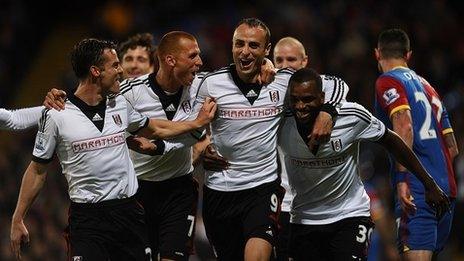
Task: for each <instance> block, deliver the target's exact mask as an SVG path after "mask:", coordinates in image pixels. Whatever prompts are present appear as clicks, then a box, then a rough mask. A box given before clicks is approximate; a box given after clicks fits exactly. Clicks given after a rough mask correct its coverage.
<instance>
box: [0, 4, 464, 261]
mask: <svg viewBox="0 0 464 261" xmlns="http://www.w3.org/2000/svg"><path fill="white" fill-rule="evenodd" d="M52 3H53V2H49V1H25V0H22V1H21V0H0V6H1V7H0V107H4V108H9V109H14V108H21V107H25V106H34V105H39V104H41V102H42V100H43V97H44V96H45V94H46V92H47V90H49V89H50V88H52V87H59V88H62V89H66V90H69V89H70V88H73V87H75V82H76V81H75V79H74V77H73V73H72V71H71V69H70V61H69V57H68V54H69V51H70V50H71V48H72V46H73V45H74V44H75V43H77V42H78V41H79V40H81V39H82V38H86V37H98V38H106V39H110V40H114V41H115V42H120V41H122V40H124V39H125V38H127V37H128V36H130V35H132V34H134V33H139V32H150V33H153V34H154V35H155V41H156V43H157V41H159V39H160V38H161V36H162V35H163V34H164V33H166V32H168V31H171V30H183V31H187V32H190V33H192V34H193V35H195V36H196V37H197V39H198V41H199V44H200V48H201V51H202V58H203V62H204V67H203V70H207V71H211V70H214V69H217V68H220V67H222V66H225V65H227V64H229V63H230V62H231V39H232V33H233V29H234V27H235V24H236V23H237V22H238V21H239V20H241V19H242V18H245V17H258V18H260V19H261V20H263V21H264V22H265V23H266V24H267V25H268V26H269V28H270V30H271V35H272V38H271V39H272V44H275V43H276V42H277V40H278V39H280V38H281V37H285V36H293V37H296V38H298V39H299V40H301V42H302V43H303V44H304V45H305V47H306V51H307V52H308V54H309V60H310V66H311V67H313V68H315V69H316V70H318V71H319V72H320V73H324V74H330V75H335V76H339V77H341V78H343V79H344V80H345V81H346V82H347V83H348V85H349V86H350V93H349V95H348V99H349V100H350V101H356V102H358V103H361V104H362V105H364V106H365V107H367V108H368V109H370V110H371V111H372V109H373V99H374V94H373V89H374V83H375V79H376V77H377V76H378V75H379V73H378V70H377V64H376V61H375V59H374V55H373V49H374V47H375V45H376V41H377V36H378V34H379V33H380V32H381V31H382V30H383V29H386V28H392V27H399V28H402V29H404V30H405V31H406V32H407V33H408V34H409V36H410V38H411V46H412V50H413V57H412V61H411V62H410V64H409V65H410V67H411V68H413V69H414V70H415V71H416V72H417V73H418V74H420V75H422V76H424V77H425V78H426V79H427V80H428V81H429V82H430V83H431V84H432V85H433V86H434V87H435V88H436V90H437V91H438V93H439V94H440V95H441V96H442V98H443V99H444V103H445V105H446V107H447V109H448V112H449V113H450V115H451V120H452V124H453V126H454V130H455V134H456V138H457V141H458V144H459V148H460V151H461V155H460V156H459V157H458V159H457V160H456V161H455V170H456V174H457V176H458V180H459V183H460V186H459V189H460V194H459V198H458V199H457V211H456V214H455V220H454V221H455V222H454V226H453V229H452V235H451V238H450V241H449V243H448V245H447V248H446V249H445V251H444V253H443V254H442V256H441V258H440V259H441V260H464V238H463V237H464V233H463V231H464V218H463V215H464V214H463V211H464V192H463V190H464V187H463V186H462V184H463V183H464V178H463V176H464V156H463V155H464V148H463V144H464V117H463V116H462V114H463V113H464V110H463V109H464V100H463V97H464V21H463V19H464V18H463V17H464V8H463V4H462V1H445V0H421V1H416V0H413V1H393V2H391V1H383V2H381V1H372V0H359V1H343V0H337V1H297V0H285V1H271V0H267V1H264V0H262V1H253V2H252V1H242V0H239V1H234V2H229V3H226V2H222V1H217V3H213V4H211V3H209V4H206V3H202V2H201V1H193V0H191V1H189V0H166V1H148V0H146V1H117V0H113V1H76V0H69V1H61V4H59V5H57V4H52ZM35 131H36V130H35V129H33V130H29V131H25V132H22V133H10V132H6V131H0V260H11V259H12V256H11V254H10V250H9V227H10V219H11V215H12V213H13V211H14V208H15V204H16V199H17V196H18V192H19V187H20V182H21V177H22V174H23V172H24V170H25V168H26V166H27V164H28V163H29V161H30V158H31V151H32V145H33V140H34V137H35ZM362 150H363V152H362V154H361V157H362V161H361V162H363V164H362V166H361V170H362V171H363V174H366V176H371V175H373V174H375V176H374V178H373V179H372V180H371V181H372V183H374V184H375V186H377V188H378V192H379V193H380V194H381V195H385V197H386V198H387V199H388V198H389V193H390V190H389V189H388V186H389V181H388V177H387V175H386V171H387V170H386V168H387V167H386V166H387V164H386V159H385V156H384V154H383V150H382V149H380V148H379V147H377V146H372V145H363V149H362ZM51 165H52V166H51V167H50V173H49V177H48V180H47V182H46V185H45V187H44V189H43V190H42V193H41V194H40V196H39V198H38V199H37V200H36V202H35V204H34V205H33V207H32V209H31V210H30V211H29V214H28V217H27V219H26V223H27V226H28V228H29V232H30V235H31V244H30V246H29V247H28V248H27V249H25V254H24V259H25V260H65V257H66V253H65V249H66V248H65V241H64V238H63V237H62V231H63V229H64V227H65V226H66V224H67V208H68V205H69V203H68V197H67V188H66V182H65V179H64V177H62V175H61V172H60V167H59V163H58V162H57V161H54V163H52V164H51ZM196 175H197V177H198V179H199V180H201V170H198V171H197V174H196ZM385 204H386V205H389V204H390V205H391V201H389V200H386V202H385ZM199 207H200V208H201V203H200V204H199ZM200 212H201V211H200ZM198 220H200V221H201V217H200V216H199V217H198ZM205 240H206V239H205V238H204V233H203V228H202V223H201V222H198V224H197V240H196V246H197V255H195V256H193V257H192V258H191V260H209V259H211V249H210V248H209V247H208V244H207V242H206V241H205Z"/></svg>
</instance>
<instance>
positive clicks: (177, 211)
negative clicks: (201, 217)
mask: <svg viewBox="0 0 464 261" xmlns="http://www.w3.org/2000/svg"><path fill="white" fill-rule="evenodd" d="M137 199H138V200H139V202H140V203H141V204H142V206H143V207H144V209H145V213H146V223H147V226H148V237H149V240H150V246H151V248H152V251H153V254H154V256H156V255H158V253H159V255H160V257H161V258H166V259H172V260H188V257H189V255H191V254H193V236H194V232H195V215H196V212H197V204H198V182H197V181H196V180H195V179H193V177H192V175H185V176H181V177H177V178H172V179H168V180H164V181H158V182H152V181H145V180H139V190H138V191H137Z"/></svg>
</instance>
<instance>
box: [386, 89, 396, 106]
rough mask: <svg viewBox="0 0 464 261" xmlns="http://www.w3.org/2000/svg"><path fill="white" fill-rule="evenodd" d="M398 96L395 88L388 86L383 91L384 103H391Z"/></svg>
mask: <svg viewBox="0 0 464 261" xmlns="http://www.w3.org/2000/svg"><path fill="white" fill-rule="evenodd" d="M399 97H400V95H399V94H398V92H397V91H396V89H395V88H390V89H388V90H386V91H385V92H384V93H383V99H384V100H385V103H386V104H387V105H390V104H392V103H393V102H395V101H396V100H398V98H399Z"/></svg>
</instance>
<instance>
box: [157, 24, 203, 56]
mask: <svg viewBox="0 0 464 261" xmlns="http://www.w3.org/2000/svg"><path fill="white" fill-rule="evenodd" d="M184 38H185V39H189V40H192V41H195V42H196V41H197V39H196V38H195V37H194V36H193V35H191V34H189V33H187V32H184V31H172V32H169V33H167V34H165V35H163V37H162V38H161V41H160V43H159V45H158V56H159V57H160V58H161V59H160V60H162V58H163V57H164V56H165V55H167V54H169V53H171V52H177V51H179V48H180V44H179V43H180V41H179V40H180V39H184Z"/></svg>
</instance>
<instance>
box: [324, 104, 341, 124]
mask: <svg viewBox="0 0 464 261" xmlns="http://www.w3.org/2000/svg"><path fill="white" fill-rule="evenodd" d="M321 111H324V112H327V113H328V114H330V116H332V121H334V122H335V117H337V115H338V111H337V109H336V108H335V106H333V105H332V104H330V103H324V104H322V107H321Z"/></svg>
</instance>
